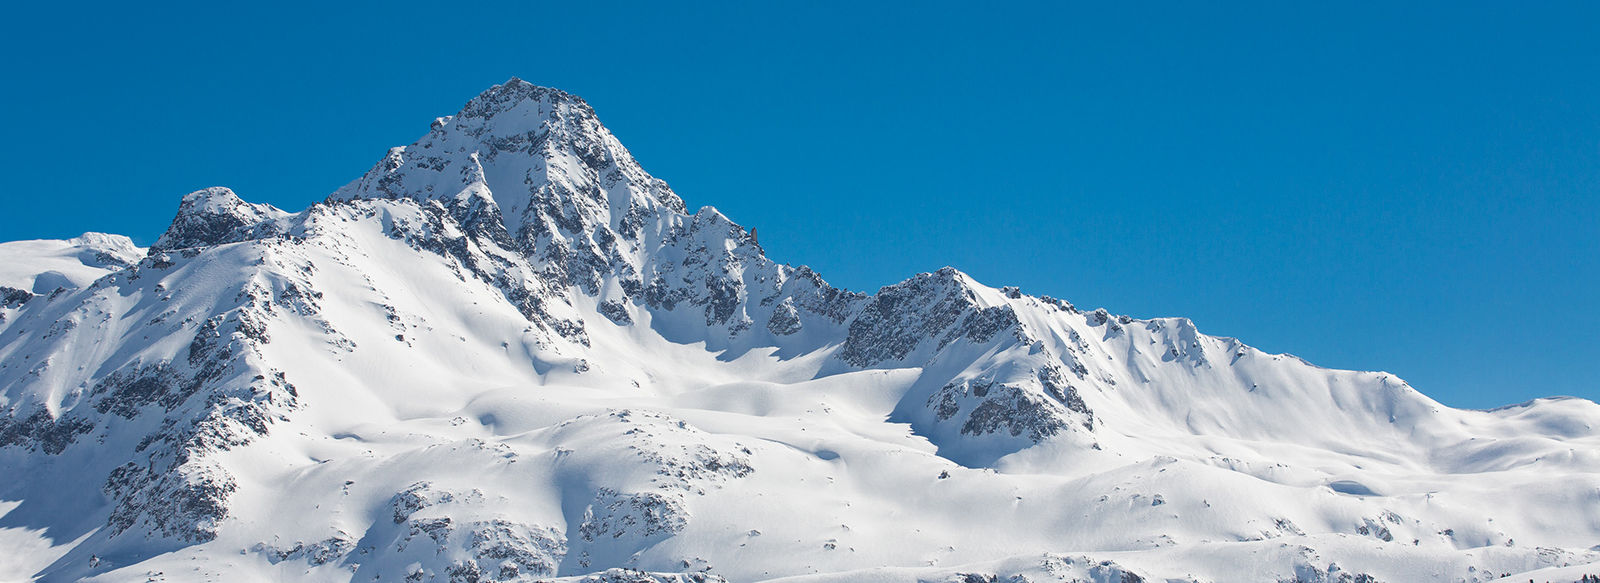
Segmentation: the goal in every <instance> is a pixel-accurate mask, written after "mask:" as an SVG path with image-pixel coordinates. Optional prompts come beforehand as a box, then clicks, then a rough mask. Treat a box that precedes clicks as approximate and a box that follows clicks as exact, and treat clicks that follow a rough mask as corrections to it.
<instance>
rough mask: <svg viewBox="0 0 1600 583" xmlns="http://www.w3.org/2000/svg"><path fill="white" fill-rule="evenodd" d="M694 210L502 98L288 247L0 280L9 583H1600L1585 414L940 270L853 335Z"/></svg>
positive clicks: (794, 283)
mask: <svg viewBox="0 0 1600 583" xmlns="http://www.w3.org/2000/svg"><path fill="white" fill-rule="evenodd" d="M688 208H689V207H686V206H685V205H684V203H683V201H682V199H680V198H679V197H678V196H677V195H676V194H674V193H673V192H672V190H671V189H670V188H668V187H667V185H666V184H665V183H663V182H662V181H660V180H657V179H655V178H653V177H651V176H650V175H649V174H648V173H646V172H645V171H644V170H643V169H642V168H641V167H640V166H639V164H638V162H637V161H635V160H634V159H633V157H632V156H631V155H630V154H629V153H628V151H627V150H626V149H625V148H623V147H622V145H621V144H620V143H618V142H617V141H616V139H615V138H614V137H613V136H612V135H611V134H610V132H609V131H607V130H606V129H605V127H604V126H603V125H601V123H600V122H599V120H598V118H596V117H595V115H594V112H593V110H592V109H590V108H589V107H588V105H587V104H585V103H584V102H583V101H582V100H581V99H578V98H577V97H575V96H572V95H570V94H567V93H564V92H561V91H558V90H554V89H548V88H542V87H537V86H534V85H532V84H529V83H526V82H523V81H520V80H517V79H512V80H511V81H508V82H507V83H505V84H502V85H498V86H495V87H493V88H491V89H490V90H489V91H486V92H484V93H483V94H482V95H479V96H478V97H476V98H474V99H472V100H471V101H469V102H468V104H467V105H466V106H465V107H464V108H463V109H462V110H461V111H460V112H459V113H457V114H456V115H454V116H450V117H445V118H439V119H438V121H436V122H435V123H434V124H432V126H431V128H430V129H429V130H427V132H426V134H425V135H423V136H422V137H421V138H419V139H418V140H417V141H416V142H414V143H413V144H411V145H408V146H404V147H398V148H394V149H393V150H391V151H390V152H389V153H388V154H387V155H385V156H384V157H383V158H382V159H381V160H380V161H379V162H378V163H377V164H376V165H375V166H374V167H372V168H371V169H370V170H368V171H367V172H366V173H365V174H364V175H362V176H361V177H360V178H359V179H357V180H355V181H353V182H351V183H349V184H348V185H346V186H344V187H343V188H341V189H340V190H338V191H337V192H335V193H334V194H332V195H331V196H329V197H328V198H327V199H326V200H324V201H322V202H319V203H317V204H313V205H311V206H310V207H309V208H306V209H304V210H300V211H298V212H287V211H283V210H280V209H276V208H273V207H271V206H269V205H261V204H252V203H249V202H246V201H245V200H242V199H241V198H240V197H239V196H237V195H235V194H234V193H233V192H232V191H230V190H228V189H226V188H208V189H204V190H200V191H197V192H194V193H191V194H189V195H187V196H185V197H183V200H182V202H181V203H180V205H179V211H178V213H177V216H176V217H175V218H174V220H173V221H172V225H171V227H170V228H169V229H168V230H167V232H166V233H164V234H163V235H162V236H161V238H160V240H158V241H157V242H156V244H155V245H153V246H152V247H151V248H150V249H149V250H148V253H146V251H145V250H143V249H138V248H136V247H132V243H131V242H130V241H127V240H126V239H119V238H115V237H111V236H89V235H86V236H84V237H82V238H79V239H75V240H73V241H28V242H14V243H4V244H0V475H4V476H12V477H17V476H20V477H21V479H11V480H0V580H11V579H22V580H25V579H30V578H37V579H39V580H42V581H50V582H54V581H76V580H95V581H122V580H146V579H150V578H152V577H163V578H166V579H169V580H232V579H240V578H258V579H271V580H304V581H394V580H405V581H419V582H420V581H439V582H446V581H448V582H452V583H454V582H469V581H478V582H483V581H491V580H493V581H516V582H523V583H530V582H532V581H546V580H561V581H580V580H581V581H584V582H586V583H604V582H619V583H620V582H621V581H628V582H630V583H637V582H643V581H650V582H653V583H666V582H673V583H686V582H693V583H710V582H716V581H724V580H732V581H760V580H768V579H775V578H785V580H786V581H795V582H806V581H814V582H821V581H840V580H874V581H886V582H888V581H893V582H904V583H910V582H913V581H917V582H920V581H1009V582H1012V583H1021V582H1024V581H1026V582H1032V583H1042V582H1046V581H1049V582H1056V583H1066V582H1078V581H1154V580H1161V581H1173V582H1186V583H1200V582H1202V581H1203V582H1207V583H1214V582H1216V581H1238V580H1249V581H1297V582H1323V583H1329V582H1334V583H1352V582H1360V581H1366V582H1373V581H1385V582H1391V583H1392V582H1395V581H1452V582H1457V581H1461V582H1472V583H1486V582H1487V581H1489V580H1492V579H1495V578H1496V577H1497V576H1498V575H1499V574H1503V573H1524V574H1525V573H1527V572H1529V571H1533V570H1535V569H1541V568H1546V567H1562V566H1576V565H1584V564H1589V563H1596V562H1600V552H1597V551H1595V550H1593V549H1590V548H1589V547H1590V546H1592V545H1593V543H1594V541H1595V540H1597V539H1600V517H1597V516H1594V515H1593V512H1592V510H1593V509H1594V508H1600V504H1596V501H1597V498H1596V494H1595V493H1596V492H1600V478H1597V476H1600V454H1596V453H1595V452H1600V429H1597V428H1600V406H1597V405H1595V404H1594V403H1591V402H1588V401H1583V400H1573V399H1567V400H1560V399H1544V400H1536V401H1533V402H1530V403H1527V404H1524V405H1520V406H1515V407H1508V408H1502V409H1497V410H1493V411H1462V410H1456V409H1451V408H1448V407H1445V406H1443V405H1440V404H1439V403H1437V402H1434V401H1432V400H1431V399H1428V398H1427V397H1426V396H1424V395H1423V394H1421V393H1419V392H1417V391H1415V390H1413V389H1412V388H1411V387H1410V386H1409V385H1407V384H1406V383H1405V382H1403V381H1400V380H1399V379H1396V378H1394V377H1393V376H1392V375H1388V374H1385V373H1375V372H1357V371H1340V370H1331V369H1324V368H1319V367H1315V366H1312V365H1310V364H1308V363H1305V362H1304V361H1301V360H1300V359H1298V358H1294V357H1291V356H1287V355H1276V354H1267V353H1263V352H1261V351H1258V350H1255V349H1253V348H1251V347H1249V346H1247V345H1245V344H1243V343H1241V342H1239V341H1237V340H1233V339H1229V338H1218V337H1213V336H1208V335H1206V334H1203V333H1201V332H1200V331H1199V330H1198V329H1197V328H1196V327H1195V325H1194V324H1193V323H1192V322H1190V321H1188V320H1185V319H1182V318H1156V319H1136V318H1131V317H1127V316H1116V315H1113V314H1110V313H1108V312H1106V311H1105V310H1093V311H1082V310H1079V309H1077V308H1075V307H1073V306H1072V305H1071V304H1070V303H1067V302H1065V301H1062V300H1057V299H1053V298H1049V297H1034V296H1029V295H1027V294H1024V293H1022V292H1021V290H1018V289H1017V288H1011V287H1005V288H998V289H997V288H992V287H989V286H986V285H984V284H982V283H980V282H978V281H976V280H974V279H973V278H972V277H970V276H968V275H966V274H964V273H962V272H960V271H959V270H957V269H954V268H948V267H947V268H944V269H940V270H937V271H934V272H932V273H923V274H917V275H914V276H911V277H909V278H907V279H905V280H904V281H901V282H899V283H896V284H893V285H889V286H884V287H882V288H881V289H879V290H877V291H876V292H874V293H872V294H870V295H869V294H862V293H854V292H850V291H847V290H842V289H838V288H835V287H833V286H831V285H829V284H828V283H827V282H826V281H825V280H824V279H823V278H822V276H821V275H819V274H817V273H816V272H814V271H812V270H811V269H809V268H806V267H804V266H801V267H790V266H787V265H780V264H776V263H774V262H772V261H771V260H769V259H768V258H767V257H766V256H765V255H764V254H763V253H762V250H761V247H760V246H759V245H758V244H757V242H756V240H755V236H754V233H753V232H752V231H747V230H746V229H744V228H743V227H741V226H739V225H738V224H737V223H735V222H734V221H733V220H732V219H730V218H729V217H727V216H724V215H723V214H722V213H720V212H718V211H717V210H716V209H714V208H711V207H700V208H699V210H698V211H696V212H694V213H693V214H690V213H689V212H688V210H687V209H688ZM12 549H21V550H20V551H13V550H12ZM1572 568H1576V567H1572ZM1597 570H1600V569H1597ZM724 578H726V579H724Z"/></svg>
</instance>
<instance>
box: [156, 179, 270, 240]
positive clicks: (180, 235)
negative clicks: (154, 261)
mask: <svg viewBox="0 0 1600 583" xmlns="http://www.w3.org/2000/svg"><path fill="white" fill-rule="evenodd" d="M288 217H289V213H286V212H284V211H282V210H279V209H278V208H276V207H274V206H272V205H269V204H252V203H248V202H245V201H244V200H242V199H240V198H239V197H238V195H235V194H234V193H233V191H232V190H229V189H227V188H224V187H220V186H213V187H211V188H206V189H202V190H197V191H194V192H191V193H189V194H187V195H184V197H183V201H182V202H181V203H179V205H178V214H177V216H175V217H173V219H172V225H171V226H169V227H167V230H166V232H164V233H162V234H161V237H159V238H157V239H156V242H155V244H153V245H151V246H150V252H151V253H159V252H163V251H171V250H175V249H183V248H188V247H201V246H206V245H217V244H221V243H228V242H233V241H243V240H247V239H261V238H266V237H270V236H273V235H277V234H280V233H281V232H282V228H281V226H279V225H277V224H276V222H277V221H280V220H283V219H285V218H288Z"/></svg>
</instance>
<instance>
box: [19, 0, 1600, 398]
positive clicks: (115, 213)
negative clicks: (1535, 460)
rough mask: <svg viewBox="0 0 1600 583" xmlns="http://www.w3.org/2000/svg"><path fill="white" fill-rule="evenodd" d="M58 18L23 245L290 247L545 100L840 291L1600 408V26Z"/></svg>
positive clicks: (797, 16)
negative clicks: (453, 141) (1094, 319)
mask: <svg viewBox="0 0 1600 583" xmlns="http://www.w3.org/2000/svg"><path fill="white" fill-rule="evenodd" d="M45 4H46V3H25V4H23V5H13V6H8V7H7V8H5V9H4V12H5V16H6V17H5V18H0V48H3V49H4V51H5V54H7V55H8V58H7V59H5V60H4V61H3V62H0V74H3V77H0V78H3V79H4V81H3V83H4V86H5V90H4V91H0V106H3V109H4V111H5V113H6V115H7V120H6V131H5V135H6V139H4V140H0V172H3V175H4V176H5V178H6V179H5V182H4V184H5V186H4V187H3V189H0V203H3V207H0V208H3V209H4V211H3V212H0V240H15V239H28V238H61V237H70V236H73V235H76V234H78V233H80V232H82V231H85V230H98V231H108V232H116V233H123V234H127V235H130V236H133V237H134V238H135V240H137V241H140V242H141V243H146V244H148V243H149V242H150V241H152V240H154V238H155V237H156V236H157V235H158V234H159V233H160V232H161V231H162V230H163V229H164V228H165V227H166V224H167V222H168V221H169V220H170V219H171V215H172V212H173V211H174V210H175V209H176V207H177V202H178V198H179V197H180V196H182V195H183V194H184V193H187V192H189V191H192V190H195V189H198V188H202V187H206V186H212V185H223V186H229V187H231V188H233V189H234V190H236V191H238V192H239V194H240V195H241V196H243V197H244V198H245V199H247V200H251V201H255V202H270V203H272V204H275V205H278V206H280V207H283V208H285V209H289V210H299V209H301V208H304V207H305V206H306V205H308V204H310V203H312V202H315V201H318V200H321V199H322V198H323V197H325V196H326V195H327V194H328V193H329V192H331V191H333V190H334V189H335V188H337V187H339V186H340V185H342V184H343V183H345V182H347V181H349V180H351V179H354V178H356V177H358V176H359V175H360V174H361V173H362V172H364V171H365V170H366V169H367V168H368V167H370V166H371V165H372V164H373V163H374V162H375V161H377V160H378V159H379V158H380V157H381V156H382V155H383V153H384V151H385V150H386V149H387V148H389V147H390V146H395V145H402V144H407V143H410V142H411V141H412V140H414V139H415V138H417V137H418V136H420V135H422V134H423V133H425V132H426V131H427V129H428V123H429V122H430V121H431V120H432V119H433V118H434V117H437V116H442V115H449V114H452V113H454V112H455V111H456V110H457V109H458V108H459V107H460V106H461V105H462V104H463V103H465V102H466V101H467V100H468V99H470V98H471V97H472V96H474V95H476V94H477V93H478V92H479V91H482V90H483V89H485V88H487V87H489V86H490V85H492V84H494V83H499V82H501V81H504V80H505V79H506V78H508V77H511V76H518V77H521V78H524V79H527V80H529V81H532V82H534V83H537V84H541V85H549V86H554V87H559V88H562V89H565V90H568V91H570V92H573V93H576V94H578V95H581V96H583V97H584V98H586V99H587V100H588V101H589V102H590V103H591V104H592V105H594V106H595V108H596V110H597V111H598V112H599V113H600V116H601V119H602V120H604V121H605V122H606V124H607V125H608V126H609V127H610V128H611V129H612V131H614V132H615V133H616V134H617V136H618V137H619V138H620V139H621V140H622V141H623V143H624V144H626V145H627V146H628V147H629V148H630V149H632V150H633V152H634V154H635V155H636V156H637V157H638V158H639V159H640V161H641V162H642V163H643V164H644V166H645V168H646V169H647V170H649V171H650V172H652V173H653V174H655V175H656V176H658V177H661V178H663V179H665V180H667V181H668V182H669V183H671V184H672V185H673V187H674V188H675V189H676V190H677V192H678V193H679V194H680V195H682V196H683V197H684V199H685V200H686V201H688V203H689V205H690V206H691V208H694V207H698V206H701V205H712V206H716V207H718V208H719V209H721V210H722V211H723V212H725V213H726V214H727V215H728V216H729V217H731V218H733V219H734V220H735V221H738V222H740V223H742V224H744V225H746V226H753V227H759V228H760V230H761V239H762V243H763V245H764V247H765V248H766V249H767V251H768V253H769V254H770V255H771V256H772V257H773V258H775V259H777V260H779V261H785V262H790V263H795V264H800V263H805V264H809V265H812V266H813V267H815V268H816V269H817V270H818V271H819V272H821V273H822V274H823V275H824V277H826V278H828V279H829V280H830V281H832V282H834V283H835V284H838V285H843V286H846V287H849V288H852V289H857V290H865V291H871V290H875V289H876V288H877V287H879V286H882V285H886V284H889V283H893V282H895V281H898V280H900V279H903V278H905V277H907V276H910V275H912V274H914V273H916V272H919V271H931V270H934V269H937V268H938V267H940V266H943V265H947V264H948V265H953V266H956V267H958V268H960V269H962V270H964V271H966V272H968V273H971V274H972V275H973V276H975V277H977V278H978V279H979V280H981V281H984V282H986V283H989V284H991V285H1018V286H1021V287H1022V288H1023V290H1024V291H1025V292H1028V293H1032V294H1039V295H1043V294H1048V295H1053V296H1057V297H1061V298H1065V299H1067V300H1069V301H1072V302H1074V303H1075V304H1077V305H1079V306H1081V307H1086V308H1088V307H1102V306H1103V307H1105V308H1107V309H1109V310H1111V311H1112V312H1115V313H1126V314H1130V315H1134V316H1139V317H1149V316H1171V315H1181V316H1187V317H1190V318H1192V319H1194V320H1195V322H1196V323H1197V324H1198V325H1199V327H1200V329H1201V330H1202V331H1204V332H1207V333H1210V334H1217V335H1226V336H1235V337H1238V338H1240V339H1242V340H1244V341H1245V342H1247V343H1250V344H1252V345H1255V346H1257V347H1260V348H1262V349H1264V350H1268V351H1273V352H1289V353H1293V354H1296V355H1299V356H1302V357H1304V358H1306V359H1308V360H1310V361H1312V362H1314V363H1317V364H1320V365H1324V366H1329V367H1338V368H1353V369H1380V370H1388V371H1391V372H1394V373H1396V374H1399V375H1400V376H1401V377H1403V378H1406V379H1407V380H1409V381H1410V382H1411V383H1412V385H1413V386H1415V387H1417V388H1418V389H1420V390H1422V391H1423V392H1424V393H1427V394H1429V395H1431V396H1433V397H1435V398H1437V399H1439V400H1441V401H1443V402H1444V403H1446V404H1449V405H1453V406H1461V407H1492V406H1497V405H1503V404H1508V403H1513V402H1518V401H1523V400H1526V399H1529V398H1533V397H1537V396H1545V395H1557V394H1565V395H1577V396H1583V397H1587V398H1590V399H1596V398H1600V380H1597V379H1600V310H1597V309H1596V300H1597V299H1600V34H1596V31H1597V30H1600V4H1594V3H1579V2H1571V3H1568V2H1542V3H1533V4H1529V3H1501V4H1487V3H1471V2H1468V3H1454V2H1452V3H1443V2H1441V3H1406V4H1405V5H1404V6H1390V5H1387V3H1385V4H1377V3H1374V4H1366V5H1362V4H1346V5H1340V6H1312V5H1309V4H1307V5H1288V4H1289V3H1259V4H1253V3H1228V4H1220V3H1216V4H1213V3H1199V2H1194V3H1188V2H1186V3H1176V2H1174V3H1161V4H1141V5H1133V6H1123V7H1109V6H1099V5H1096V6H1083V5H1068V4H1060V3H1041V4H1016V5H1012V6H1010V7H1007V8H1003V9H986V10H979V9H977V8H975V5H973V4H970V3H943V2H934V3H915V4H893V5H881V6H873V7H861V6H855V5H852V4H851V3H786V4H779V3H753V4H761V5H760V6H751V5H743V4H723V5H717V4H709V3H697V4H696V6H695V7H693V8H681V7H669V6H662V5H656V4H647V3H612V4H592V5H586V4H589V3H577V2H566V3H559V4H543V3H514V4H504V5H494V4H488V3H474V4H472V5H458V6H454V7H446V6H444V5H426V4H411V3H406V2H385V3H381V4H379V3H350V4H347V5H342V6H331V7H330V6H322V5H313V4H299V5H296V4H293V3H283V4H276V5H266V4H258V5H251V6H246V7H235V6H231V5H226V4H219V3H205V4H190V5H181V4H172V5H168V6H166V7H155V6H146V5H130V4H120V3H119V4H109V3H108V4H104V5H96V4H94V3H89V4H73V5H71V6H70V7H67V8H60V7H51V6H46V5H45Z"/></svg>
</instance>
